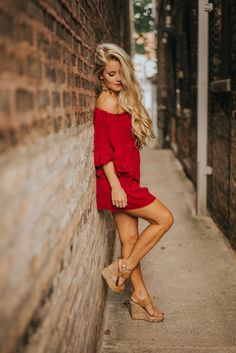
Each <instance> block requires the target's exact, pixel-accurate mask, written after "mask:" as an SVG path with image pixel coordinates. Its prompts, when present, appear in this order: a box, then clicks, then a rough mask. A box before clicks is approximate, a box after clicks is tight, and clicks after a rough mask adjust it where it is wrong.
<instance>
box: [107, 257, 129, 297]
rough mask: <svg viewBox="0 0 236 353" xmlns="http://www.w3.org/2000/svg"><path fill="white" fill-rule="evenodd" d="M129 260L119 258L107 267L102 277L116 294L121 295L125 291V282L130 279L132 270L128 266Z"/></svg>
mask: <svg viewBox="0 0 236 353" xmlns="http://www.w3.org/2000/svg"><path fill="white" fill-rule="evenodd" d="M126 261H127V260H126V259H122V258H119V259H118V260H115V261H114V262H112V263H111V264H110V265H109V266H107V267H105V268H104V270H103V271H102V276H103V277H104V279H105V280H106V282H107V284H108V285H109V287H110V288H111V290H113V291H114V292H116V293H121V292H123V290H124V289H125V285H124V282H125V280H126V279H127V278H129V277H130V275H131V272H132V270H131V269H129V268H128V266H127V262H126Z"/></svg>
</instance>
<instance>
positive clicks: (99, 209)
mask: <svg viewBox="0 0 236 353" xmlns="http://www.w3.org/2000/svg"><path fill="white" fill-rule="evenodd" d="M155 200H157V198H156V197H155V196H153V198H152V200H151V201H150V200H149V201H148V203H146V204H144V205H143V206H140V207H132V208H130V207H129V208H126V207H124V208H120V209H117V210H113V209H110V208H98V207H97V210H98V211H104V210H105V211H110V212H114V213H116V212H122V211H129V210H136V209H137V210H138V209H139V208H143V207H145V206H148V205H150V204H151V203H152V202H153V201H155Z"/></svg>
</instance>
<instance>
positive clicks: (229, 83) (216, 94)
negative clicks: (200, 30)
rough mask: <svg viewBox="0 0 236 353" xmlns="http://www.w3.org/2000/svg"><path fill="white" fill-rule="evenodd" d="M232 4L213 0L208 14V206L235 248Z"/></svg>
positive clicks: (235, 97)
mask: <svg viewBox="0 0 236 353" xmlns="http://www.w3.org/2000/svg"><path fill="white" fill-rule="evenodd" d="M235 20H236V4H234V2H233V1H231V0H230V1H226V2H223V1H219V0H217V1H215V2H214V11H213V12H212V14H211V15H210V37H209V44H210V72H209V81H210V90H209V145H208V164H209V165H211V166H212V168H213V174H212V176H211V177H209V178H208V190H209V192H208V207H209V210H210V212H211V214H212V216H213V219H214V220H215V221H216V222H217V223H218V225H219V227H220V228H221V229H222V230H223V232H224V233H225V234H226V235H227V236H228V238H229V239H230V241H231V243H232V245H233V246H234V247H235V248H236V194H235V180H236V179H235V177H236V153H235V146H236V145H235V125H236V124H235V121H236V115H235V107H236V94H235V83H236V70H235V68H236V57H235V53H236V52H235V40H236V29H235V26H234V23H235Z"/></svg>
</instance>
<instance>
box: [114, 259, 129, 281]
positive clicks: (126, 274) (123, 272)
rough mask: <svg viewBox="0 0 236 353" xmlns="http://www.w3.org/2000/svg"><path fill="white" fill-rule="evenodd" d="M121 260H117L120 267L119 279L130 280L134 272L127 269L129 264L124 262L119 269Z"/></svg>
mask: <svg viewBox="0 0 236 353" xmlns="http://www.w3.org/2000/svg"><path fill="white" fill-rule="evenodd" d="M118 261H119V260H117V266H118V272H119V277H122V278H124V279H126V278H129V277H130V274H131V272H132V270H129V269H128V268H127V264H126V263H124V262H123V259H122V263H121V269H119V262H118Z"/></svg>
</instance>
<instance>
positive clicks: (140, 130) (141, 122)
mask: <svg viewBox="0 0 236 353" xmlns="http://www.w3.org/2000/svg"><path fill="white" fill-rule="evenodd" d="M110 60H118V61H119V62H120V64H121V73H120V74H121V82H122V84H123V89H122V90H121V91H120V92H119V94H118V101H119V104H120V106H121V107H122V108H123V109H124V110H125V111H126V112H128V113H130V115H131V116H132V134H133V136H134V137H135V140H136V143H137V147H138V148H139V149H142V148H143V146H146V145H147V140H150V139H152V138H154V137H155V135H154V132H153V123H152V120H151V119H150V116H149V114H148V112H147V110H146V109H145V107H144V105H143V104H142V101H141V100H142V97H143V92H142V90H141V86H140V83H139V81H138V80H137V78H136V75H135V68H134V65H133V63H132V61H131V58H130V56H129V55H128V54H127V53H126V52H125V51H124V50H123V49H122V48H121V47H119V46H118V45H116V44H113V43H100V44H98V45H97V47H96V50H95V70H94V74H95V83H96V86H97V87H99V88H102V82H101V79H100V78H99V76H100V75H101V74H102V73H103V71H104V68H105V65H106V64H107V62H109V61H110Z"/></svg>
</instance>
